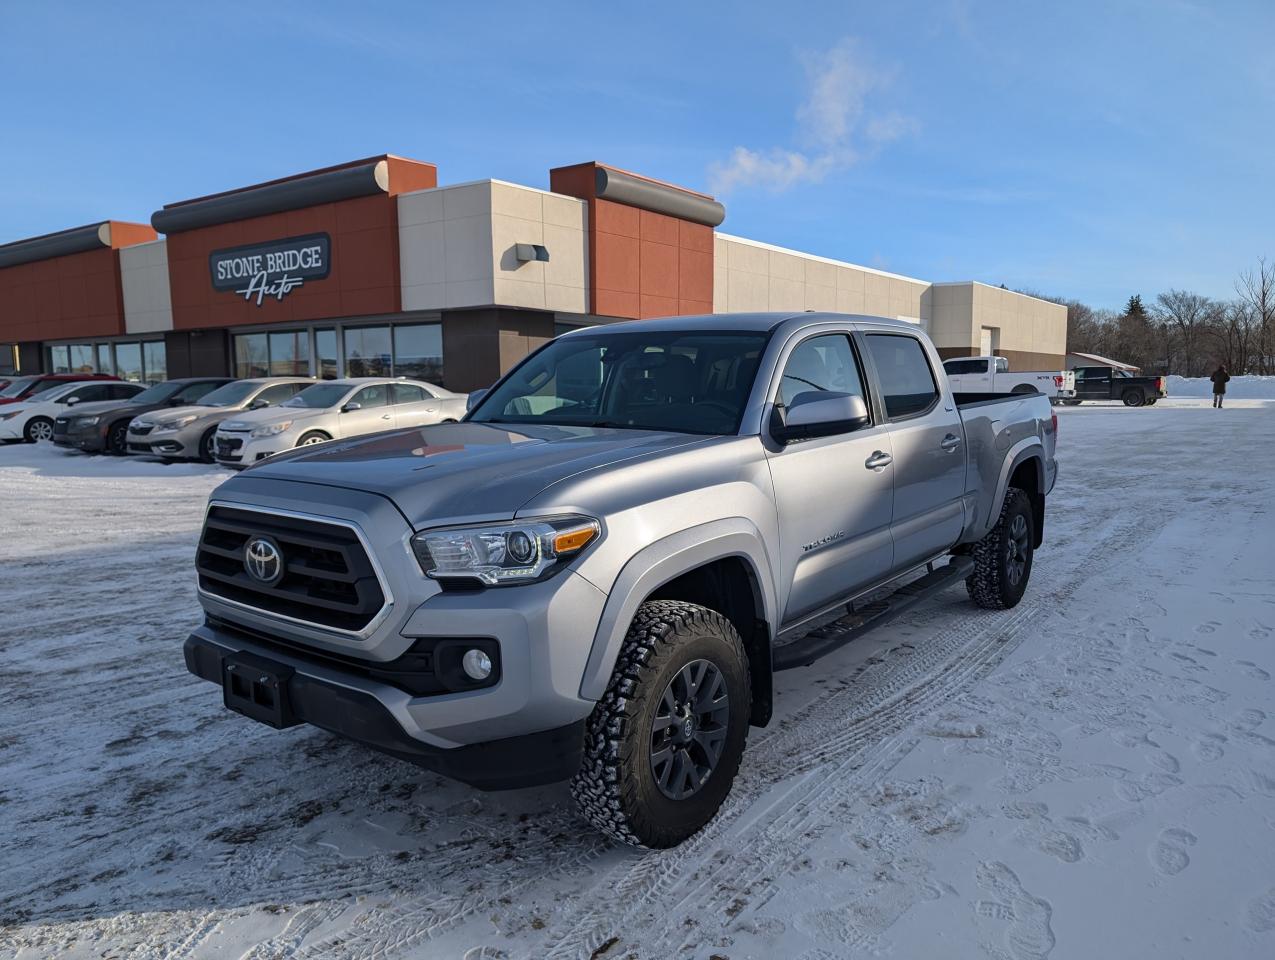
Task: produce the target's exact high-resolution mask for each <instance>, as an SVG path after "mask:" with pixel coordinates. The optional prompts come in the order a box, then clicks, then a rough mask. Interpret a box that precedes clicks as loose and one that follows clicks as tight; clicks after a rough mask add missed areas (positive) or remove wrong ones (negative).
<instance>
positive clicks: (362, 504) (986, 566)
mask: <svg viewBox="0 0 1275 960" xmlns="http://www.w3.org/2000/svg"><path fill="white" fill-rule="evenodd" d="M1056 434H1057V421H1056V419H1055V418H1054V417H1053V415H1052V413H1051V410H1050V404H1049V400H1048V399H1047V398H1046V397H1044V396H1041V395H1038V394H1037V395H1026V396H1024V395H1013V396H1003V395H990V394H956V395H954V394H953V393H952V392H951V389H950V387H949V385H948V381H947V378H946V377H945V376H944V374H943V367H942V364H941V362H940V360H939V357H938V355H937V354H936V353H935V350H934V348H933V346H932V345H931V344H930V342H929V340H928V339H927V338H926V336H925V335H924V333H922V332H921V331H920V330H919V329H918V328H917V327H916V326H913V325H911V324H907V323H902V322H896V321H891V320H882V319H878V318H874V317H863V316H837V315H832V314H817V313H802V314H797V315H791V314H746V315H733V316H702V317H678V318H673V319H666V320H648V321H636V322H631V323H628V322H626V323H617V324H612V325H608V326H598V327H591V328H587V329H582V330H579V331H577V332H573V333H569V334H567V335H565V336H562V337H559V338H557V339H556V340H553V341H551V342H550V343H548V344H547V345H545V346H544V347H543V348H541V349H540V350H539V351H538V352H536V353H534V354H532V355H531V356H529V357H527V358H526V359H525V360H524V361H523V362H522V363H521V364H519V365H518V366H517V367H515V368H514V369H513V370H512V371H510V372H509V373H508V374H507V375H506V376H505V377H504V378H503V379H501V380H500V381H499V382H498V383H496V384H495V386H493V387H492V388H491V389H490V390H489V391H486V392H485V393H483V394H481V395H476V396H475V397H474V398H472V399H471V409H470V411H469V412H468V414H467V415H466V418H465V420H464V421H462V422H460V423H454V424H439V425H436V426H427V427H418V428H413V429H407V430H398V431H391V432H387V433H380V434H375V435H372V436H367V437H361V438H358V439H353V440H348V441H335V442H331V443H327V444H323V445H321V446H317V447H310V448H306V449H301V450H296V451H293V452H289V453H284V454H281V455H279V456H276V457H273V458H271V459H270V460H267V461H264V462H263V463H261V464H260V465H258V466H254V467H252V468H250V469H248V470H246V471H244V472H243V473H242V474H241V475H239V476H236V477H234V478H233V479H231V480H228V481H227V482H226V483H224V484H222V485H221V486H220V487H219V488H218V489H217V490H216V491H215V492H214V493H213V495H212V499H211V500H210V502H209V505H208V511H207V517H206V521H205V525H204V529H203V533H202V536H201V539H200V543H199V548H198V556H197V561H196V562H197V569H198V579H199V596H200V601H201V603H202V605H203V607H204V611H205V615H206V616H205V622H204V624H203V625H202V626H200V627H199V628H198V629H197V630H195V632H194V633H192V634H191V635H190V637H189V638H188V639H187V641H186V644H185V656H186V664H187V667H188V668H189V670H190V671H191V672H192V673H194V674H195V675H197V676H199V677H202V678H203V679H205V680H209V681H212V682H214V683H216V684H218V685H219V686H220V687H221V689H222V696H223V698H224V702H225V705H226V706H227V707H229V708H231V709H232V710H236V711H238V712H240V713H242V714H245V715H247V716H249V717H252V718H255V719H257V720H260V721H264V722H266V723H269V724H272V725H274V726H276V727H281V728H282V727H289V726H292V725H295V724H299V723H309V724H313V725H315V726H318V727H321V728H323V729H325V730H328V731H331V732H333V733H336V734H340V735H343V736H346V737H350V738H352V739H354V740H357V741H361V742H363V743H365V744H368V745H370V746H372V747H375V748H377V749H380V750H382V751H385V752H387V753H389V754H392V755H394V756H396V757H400V758H402V759H404V760H409V761H412V762H414V763H417V764H420V765H422V766H424V767H427V768H430V769H433V770H436V771H439V772H442V773H444V774H446V775H449V776H452V777H455V778H457V779H459V780H462V781H465V782H467V783H470V784H472V785H475V786H477V787H481V788H485V789H500V788H508V787H517V786H527V785H532V784H539V783H547V782H551V781H555V780H564V779H568V778H570V779H571V782H572V791H573V795H574V797H575V799H576V801H577V805H578V807H579V808H580V810H581V812H582V813H583V815H584V816H585V817H586V818H587V819H588V820H589V821H591V822H592V823H593V824H594V825H595V826H596V827H598V828H599V829H601V830H603V831H604V832H606V833H608V834H610V835H611V836H613V837H615V838H617V839H619V840H622V841H625V842H628V843H632V844H639V845H645V846H650V847H666V846H671V845H674V844H677V843H679V842H681V841H682V840H684V839H685V838H686V837H688V836H690V835H691V834H693V833H695V832H696V831H697V830H699V829H700V828H701V827H702V826H703V825H704V824H705V823H707V822H708V821H709V820H710V819H711V818H712V817H713V816H714V815H715V813H716V812H717V810H718V808H719V806H720V805H721V803H722V802H723V800H724V799H725V797H726V795H727V794H728V792H729V791H730V788H731V784H732V782H733V780H734V777H735V774H736V771H737V769H738V767H739V763H740V758H741V755H742V753H743V750H744V741H745V738H746V736H747V733H748V728H749V726H750V725H752V726H764V725H765V724H766V723H767V722H768V721H769V719H770V716H771V689H772V684H771V678H772V675H773V673H774V671H776V670H783V669H788V668H794V667H803V666H805V665H807V664H810V663H812V662H813V661H814V660H816V659H818V658H819V657H820V656H823V655H824V654H826V653H828V652H829V651H831V650H834V649H836V648H838V647H840V646H841V645H843V644H845V643H848V642H850V641H851V640H853V639H855V638H856V637H859V636H861V635H862V634H863V633H865V632H866V631H868V630H871V629H873V628H874V627H876V626H879V625H881V624H882V623H885V622H887V621H888V620H889V619H891V618H892V617H894V616H897V615H898V614H899V613H900V612H902V611H903V610H906V609H908V608H909V607H910V606H912V605H913V604H915V603H917V602H919V601H920V600H922V599H924V598H925V597H928V596H930V595H932V594H933V593H934V592H936V591H938V590H940V589H943V588H945V587H948V586H950V585H952V584H954V583H955V582H957V581H960V580H964V581H965V584H966V587H967V589H968V591H969V595H970V597H971V598H972V600H973V601H974V603H976V604H978V605H979V606H982V607H988V608H1006V607H1012V606H1014V605H1015V604H1016V603H1018V601H1019V600H1020V598H1021V597H1022V595H1023V592H1024V590H1025V589H1026V587H1027V582H1028V578H1029V577H1030V575H1031V568H1032V556H1033V551H1034V550H1035V548H1036V547H1038V546H1040V544H1041V538H1042V533H1043V530H1044V521H1045V496H1046V494H1047V493H1049V491H1050V489H1051V488H1052V487H1053V484H1054V476H1055V463H1054V446H1055V439H1056ZM838 613H840V614H841V616H839V617H838V616H837V614H838Z"/></svg>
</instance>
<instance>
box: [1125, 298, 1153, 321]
mask: <svg viewBox="0 0 1275 960" xmlns="http://www.w3.org/2000/svg"><path fill="white" fill-rule="evenodd" d="M1124 315H1125V316H1126V317H1130V318H1132V319H1134V320H1138V321H1140V322H1142V323H1146V321H1147V320H1148V319H1149V318H1148V317H1147V310H1146V307H1144V306H1143V305H1142V294H1140V293H1135V294H1134V295H1133V296H1131V297H1130V298H1129V302H1128V303H1126V304H1125V307H1124Z"/></svg>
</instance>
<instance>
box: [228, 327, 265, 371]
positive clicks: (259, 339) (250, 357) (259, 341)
mask: <svg viewBox="0 0 1275 960" xmlns="http://www.w3.org/2000/svg"><path fill="white" fill-rule="evenodd" d="M235 376H236V377H239V378H240V379H243V378H245V377H268V376H270V344H269V341H268V339H267V338H266V335H265V334H264V333H245V334H240V335H239V336H237V337H235Z"/></svg>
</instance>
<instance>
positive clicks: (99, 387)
mask: <svg viewBox="0 0 1275 960" xmlns="http://www.w3.org/2000/svg"><path fill="white" fill-rule="evenodd" d="M71 397H75V398H76V400H77V402H79V403H96V402H97V401H98V400H110V399H111V393H110V386H109V385H108V384H105V383H91V384H89V385H88V386H85V387H79V388H78V389H75V390H72V391H71V392H70V393H68V394H67V395H66V396H64V397H63V398H62V400H61V402H62V403H66V401H67V400H69V399H71Z"/></svg>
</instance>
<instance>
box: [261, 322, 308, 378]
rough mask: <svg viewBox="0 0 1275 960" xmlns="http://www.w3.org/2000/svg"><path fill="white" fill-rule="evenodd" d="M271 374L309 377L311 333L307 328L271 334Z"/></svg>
mask: <svg viewBox="0 0 1275 960" xmlns="http://www.w3.org/2000/svg"><path fill="white" fill-rule="evenodd" d="M270 375H271V376H272V377H308V376H309V375H310V334H309V333H308V332H307V331H305V330H298V331H294V332H292V333H272V334H270Z"/></svg>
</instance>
